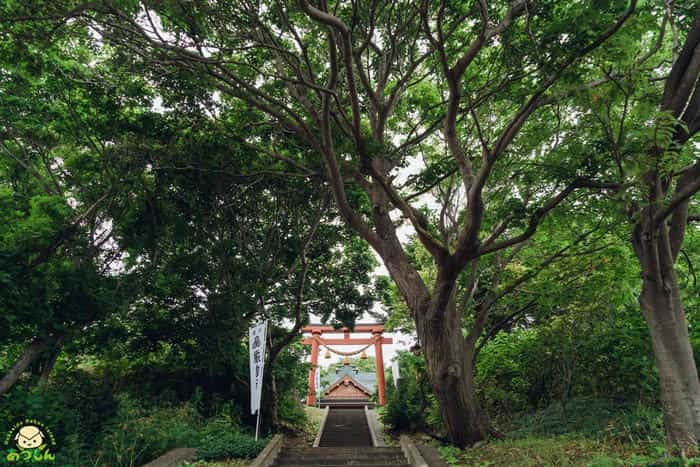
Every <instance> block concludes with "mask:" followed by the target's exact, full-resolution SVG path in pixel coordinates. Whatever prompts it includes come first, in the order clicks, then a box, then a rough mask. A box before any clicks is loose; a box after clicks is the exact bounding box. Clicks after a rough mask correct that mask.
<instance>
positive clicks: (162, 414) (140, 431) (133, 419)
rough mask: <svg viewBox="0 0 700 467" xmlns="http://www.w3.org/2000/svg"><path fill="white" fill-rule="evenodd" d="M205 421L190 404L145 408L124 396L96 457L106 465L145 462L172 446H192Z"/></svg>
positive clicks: (124, 465)
mask: <svg viewBox="0 0 700 467" xmlns="http://www.w3.org/2000/svg"><path fill="white" fill-rule="evenodd" d="M201 424H202V420H201V416H200V415H199V414H198V413H197V411H196V409H195V408H194V407H193V406H192V404H190V403H185V404H182V405H180V406H176V407H149V408H148V409H145V408H143V407H142V406H141V405H140V404H139V403H138V402H136V401H135V400H134V399H133V398H131V397H129V396H126V395H120V397H119V411H118V413H117V416H116V417H115V418H114V419H112V420H111V421H110V422H109V424H108V426H107V429H106V430H105V432H104V433H103V435H102V436H101V439H100V441H99V443H98V446H100V450H99V451H98V452H97V453H96V457H97V459H98V460H99V461H100V462H101V463H104V464H106V465H113V466H118V467H131V466H134V465H141V464H143V463H145V462H148V461H151V460H153V459H155V458H156V457H158V456H160V455H162V454H163V453H165V452H166V451H168V450H170V449H173V448H177V447H186V446H189V445H191V443H192V440H193V439H196V438H197V436H198V428H199V427H200V426H201Z"/></svg>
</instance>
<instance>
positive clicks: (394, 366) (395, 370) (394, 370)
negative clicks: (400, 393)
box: [391, 359, 399, 387]
mask: <svg viewBox="0 0 700 467" xmlns="http://www.w3.org/2000/svg"><path fill="white" fill-rule="evenodd" d="M391 377H392V378H393V380H394V387H398V384H399V361H398V359H397V360H394V361H393V362H391Z"/></svg>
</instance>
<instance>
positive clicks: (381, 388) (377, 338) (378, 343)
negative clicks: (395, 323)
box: [372, 331, 386, 405]
mask: <svg viewBox="0 0 700 467" xmlns="http://www.w3.org/2000/svg"><path fill="white" fill-rule="evenodd" d="M372 335H373V336H374V355H375V358H376V359H377V392H378V395H379V405H384V404H385V403H386V399H385V394H384V392H385V382H384V355H383V354H382V332H381V331H378V332H373V333H372Z"/></svg>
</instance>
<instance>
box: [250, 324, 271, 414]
mask: <svg viewBox="0 0 700 467" xmlns="http://www.w3.org/2000/svg"><path fill="white" fill-rule="evenodd" d="M266 334H267V321H265V322H263V323H261V324H258V325H257V326H253V327H252V328H250V329H249V330H248V346H249V348H250V413H251V414H255V413H256V412H259V410H260V398H261V396H262V382H263V371H264V369H265V337H266Z"/></svg>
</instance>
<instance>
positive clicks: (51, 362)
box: [39, 335, 65, 386]
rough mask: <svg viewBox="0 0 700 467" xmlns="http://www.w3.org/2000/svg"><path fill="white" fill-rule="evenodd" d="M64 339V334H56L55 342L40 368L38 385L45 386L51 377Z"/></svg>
mask: <svg viewBox="0 0 700 467" xmlns="http://www.w3.org/2000/svg"><path fill="white" fill-rule="evenodd" d="M64 340H65V336H63V335H61V336H58V338H57V339H56V343H55V344H54V345H53V348H52V349H51V353H50V354H49V357H48V359H47V360H46V362H45V363H44V366H43V368H42V369H41V376H40V377H39V386H45V385H47V384H48V383H49V380H50V379H51V372H52V371H53V368H54V366H56V360H58V356H59V355H60V354H61V350H62V349H63V342H64Z"/></svg>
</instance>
